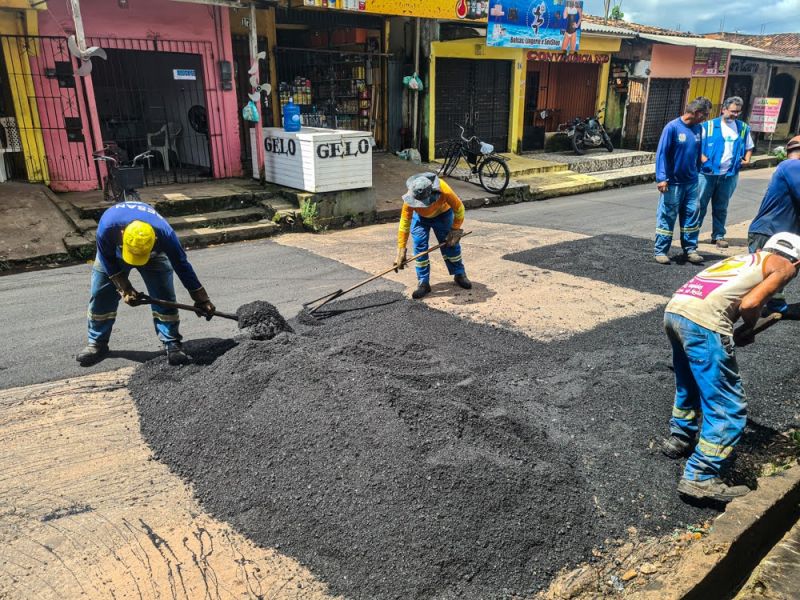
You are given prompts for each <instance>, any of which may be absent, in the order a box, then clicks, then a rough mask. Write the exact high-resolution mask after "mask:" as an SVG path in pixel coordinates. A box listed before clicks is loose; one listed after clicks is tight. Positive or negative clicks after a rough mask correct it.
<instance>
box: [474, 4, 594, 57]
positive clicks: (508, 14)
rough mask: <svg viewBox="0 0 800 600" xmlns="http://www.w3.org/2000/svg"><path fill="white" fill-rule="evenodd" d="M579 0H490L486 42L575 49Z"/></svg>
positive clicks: (580, 17)
mask: <svg viewBox="0 0 800 600" xmlns="http://www.w3.org/2000/svg"><path fill="white" fill-rule="evenodd" d="M582 20H583V0H491V1H490V3H489V26H488V27H487V28H486V44H487V45H488V46H499V47H504V48H538V49H542V50H559V51H566V52H577V51H578V47H579V46H580V41H581V21H582Z"/></svg>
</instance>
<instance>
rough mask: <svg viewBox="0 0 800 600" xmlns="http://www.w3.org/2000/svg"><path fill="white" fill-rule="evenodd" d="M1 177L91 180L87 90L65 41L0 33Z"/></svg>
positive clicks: (67, 180) (59, 180)
mask: <svg viewBox="0 0 800 600" xmlns="http://www.w3.org/2000/svg"><path fill="white" fill-rule="evenodd" d="M0 49H2V67H1V68H2V71H0V77H2V83H1V84H0V85H1V86H2V106H1V107H0V113H2V114H0V160H2V161H3V163H2V165H0V175H1V176H0V179H6V178H8V179H10V178H14V179H21V180H26V181H33V182H51V181H52V182H56V183H57V187H59V186H58V182H65V184H66V185H61V186H60V187H67V188H68V187H70V185H69V182H92V181H93V180H95V179H96V170H95V167H94V165H93V164H92V159H91V157H90V156H89V154H90V153H89V151H88V150H87V144H86V138H87V136H88V133H87V132H88V123H87V117H86V115H85V114H84V113H83V112H82V107H83V106H84V104H83V102H82V98H83V97H84V90H83V86H82V82H81V80H80V78H76V77H75V76H74V75H73V70H74V66H73V59H72V56H71V55H70V53H69V50H68V48H67V41H66V40H65V39H63V38H58V37H33V36H0Z"/></svg>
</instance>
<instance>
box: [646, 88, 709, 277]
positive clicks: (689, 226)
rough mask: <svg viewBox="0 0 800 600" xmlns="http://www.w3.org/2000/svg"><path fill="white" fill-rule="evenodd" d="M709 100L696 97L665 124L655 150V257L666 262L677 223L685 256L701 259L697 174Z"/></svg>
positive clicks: (665, 263) (697, 261) (693, 261)
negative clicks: (658, 194)
mask: <svg viewBox="0 0 800 600" xmlns="http://www.w3.org/2000/svg"><path fill="white" fill-rule="evenodd" d="M710 110H711V101H710V100H709V99H708V98H703V97H702V96H701V97H699V98H695V99H694V100H692V101H691V102H690V103H689V106H687V107H686V111H685V112H684V113H683V116H681V117H678V118H677V119H675V120H674V121H670V122H669V123H667V125H666V127H664V131H662V132H661V139H660V140H659V142H658V149H657V150H656V187H658V191H659V192H661V199H660V200H659V203H658V212H657V214H656V241H655V249H654V254H655V259H656V262H657V263H659V264H662V265H668V264H669V263H670V259H669V249H670V246H671V245H672V230H673V229H674V228H675V221H676V219H677V220H679V222H680V228H681V248H683V252H684V254H685V256H686V259H687V260H688V261H689V262H691V263H694V264H698V263H701V262H703V257H702V256H700V255H699V254H698V253H697V238H698V234H699V232H700V223H699V221H698V217H699V216H700V210H699V208H700V207H699V206H698V204H697V177H698V176H697V173H698V169H699V165H700V142H701V135H702V128H701V127H700V124H701V123H702V122H703V121H705V120H706V119H707V118H708V112H709V111H710Z"/></svg>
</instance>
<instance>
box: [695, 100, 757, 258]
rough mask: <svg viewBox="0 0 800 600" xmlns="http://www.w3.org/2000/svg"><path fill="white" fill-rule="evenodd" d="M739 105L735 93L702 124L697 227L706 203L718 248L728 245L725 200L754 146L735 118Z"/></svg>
mask: <svg viewBox="0 0 800 600" xmlns="http://www.w3.org/2000/svg"><path fill="white" fill-rule="evenodd" d="M743 105H744V100H742V99H741V98H740V97H739V96H731V97H730V98H728V99H727V100H725V102H724V103H723V104H722V116H720V117H717V118H716V119H711V120H710V121H707V122H706V123H704V124H703V156H702V158H701V161H702V163H703V164H702V167H701V169H700V181H699V187H698V190H697V196H698V200H699V202H700V220H699V221H698V223H697V226H698V227H702V226H703V220H704V219H705V218H706V211H707V210H708V204H709V202H710V203H711V216H712V218H713V228H712V230H711V241H712V242H714V243H715V244H716V245H717V247H718V248H727V247H728V242H727V241H726V240H725V221H726V219H727V218H728V202H730V199H731V196H733V192H734V190H735V189H736V184H737V183H738V182H739V170H740V169H741V168H742V165H746V164H748V163H749V162H750V157H751V156H752V154H753V148H754V147H755V144H753V138H752V136H751V135H750V127H749V126H748V125H747V123H745V122H743V121H739V120H738V118H739V115H740V114H741V113H742V106H743Z"/></svg>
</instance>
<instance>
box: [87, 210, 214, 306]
mask: <svg viewBox="0 0 800 600" xmlns="http://www.w3.org/2000/svg"><path fill="white" fill-rule="evenodd" d="M131 221H142V222H144V223H148V224H149V225H151V226H152V227H153V229H154V230H155V232H156V243H155V245H154V246H153V253H160V252H163V253H164V254H166V255H167V258H169V262H170V263H171V264H172V268H173V269H174V271H175V273H176V274H177V275H178V277H179V278H180V280H181V283H183V286H184V287H185V288H186V289H187V290H189V291H190V292H193V291H195V290H199V289H200V288H201V287H202V285H201V284H200V281H199V280H198V279H197V275H196V274H195V272H194V269H193V268H192V265H191V264H190V263H189V259H188V257H187V256H186V252H185V251H184V249H183V246H181V243H180V240H178V236H177V235H176V233H175V230H174V229H172V226H171V225H170V224H169V223H167V220H166V219H165V218H164V217H162V216H161V215H160V214H158V213H157V212H156V209H154V208H153V207H152V206H150V205H149V204H145V203H144V202H120V203H119V204H115V205H114V206H112V207H110V208H109V209H107V210H106V212H104V213H103V216H102V217H100V222H99V223H98V224H97V260H98V261H99V262H100V266H101V267H103V270H104V271H105V272H106V275H116V274H117V273H119V272H120V271H122V269H123V267H124V266H125V262H124V261H123V260H122V230H123V229H125V227H127V226H128V225H129V224H130V223H131Z"/></svg>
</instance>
